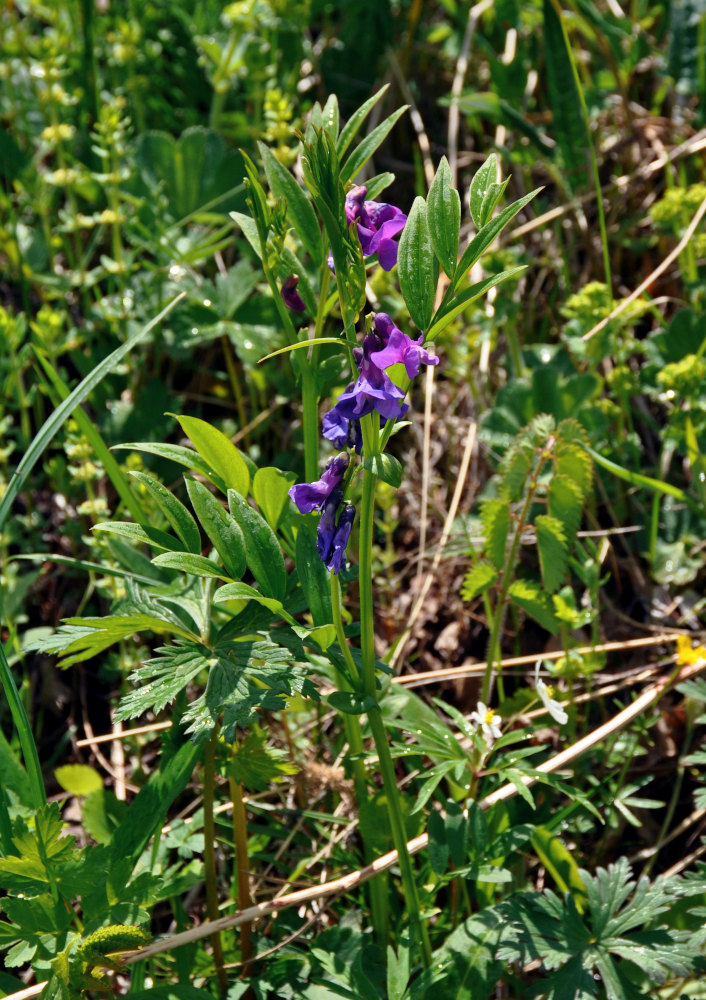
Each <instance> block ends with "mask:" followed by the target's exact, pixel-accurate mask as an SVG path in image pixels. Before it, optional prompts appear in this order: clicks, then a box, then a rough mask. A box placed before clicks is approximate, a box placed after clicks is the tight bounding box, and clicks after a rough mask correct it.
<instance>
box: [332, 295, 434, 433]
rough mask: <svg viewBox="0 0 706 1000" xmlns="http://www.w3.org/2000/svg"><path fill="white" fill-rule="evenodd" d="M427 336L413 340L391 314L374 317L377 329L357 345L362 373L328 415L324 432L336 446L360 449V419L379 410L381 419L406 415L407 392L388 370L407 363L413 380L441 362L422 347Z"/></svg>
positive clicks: (354, 353) (356, 357) (356, 350)
mask: <svg viewBox="0 0 706 1000" xmlns="http://www.w3.org/2000/svg"><path fill="white" fill-rule="evenodd" d="M423 340H424V336H423V335H421V336H420V337H419V338H418V339H417V340H413V339H412V338H411V337H410V336H409V335H408V334H406V333H403V332H402V330H400V329H399V328H398V327H396V326H395V324H394V323H393V321H392V320H391V319H390V317H389V316H388V315H387V313H376V314H375V316H373V329H372V332H371V333H369V334H368V335H367V336H366V337H365V338H364V340H363V346H362V348H361V347H358V348H355V349H354V351H353V355H354V358H355V361H356V363H357V365H358V370H359V375H358V378H357V379H356V380H355V382H351V384H350V385H349V386H348V387H347V388H346V391H345V392H343V393H342V394H341V395H340V396H339V397H338V402H337V403H336V405H335V406H334V407H333V408H332V409H330V410H329V411H328V413H326V414H325V415H324V418H323V422H322V428H323V435H324V437H325V438H328V440H329V441H332V442H333V444H334V445H335V447H336V448H344V447H347V446H348V447H352V448H353V447H354V448H355V449H356V451H360V449H361V445H362V438H361V432H360V418H361V417H364V416H365V415H366V414H367V413H372V412H373V410H376V411H377V412H378V413H379V414H380V419H381V422H384V421H386V420H394V419H395V418H397V417H401V416H404V414H405V412H406V410H407V407H406V405H405V404H404V403H403V402H402V400H403V399H404V395H405V394H404V392H403V391H402V390H401V389H400V388H399V387H398V386H396V385H395V383H394V382H393V381H392V379H391V378H390V376H389V375H388V374H387V371H386V369H387V368H390V367H391V366H392V365H396V364H403V365H404V366H405V370H406V372H407V375H408V377H409V378H410V379H412V378H414V377H415V376H416V375H418V374H419V368H420V366H421V365H437V364H438V363H439V359H438V358H437V357H436V355H433V354H429V352H428V351H427V350H425V349H424V348H423V347H422V342H423Z"/></svg>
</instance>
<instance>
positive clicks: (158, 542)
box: [91, 521, 184, 552]
mask: <svg viewBox="0 0 706 1000" xmlns="http://www.w3.org/2000/svg"><path fill="white" fill-rule="evenodd" d="M91 531H108V532H110V533H111V534H113V535H122V536H123V538H129V539H130V541H131V542H135V543H137V542H144V543H145V545H151V546H152V548H153V549H165V551H167V552H183V550H184V543H183V542H182V541H181V539H179V538H174V536H173V535H168V534H167V532H166V531H161V530H160V529H159V528H152V527H150V525H149V524H147V525H144V526H143V525H141V524H133V523H132V521H100V522H99V523H98V524H94V525H93V527H92V528H91Z"/></svg>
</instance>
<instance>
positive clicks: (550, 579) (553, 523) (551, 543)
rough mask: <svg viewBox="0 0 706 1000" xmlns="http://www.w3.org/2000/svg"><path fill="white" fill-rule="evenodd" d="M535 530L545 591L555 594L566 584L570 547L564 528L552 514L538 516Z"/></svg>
mask: <svg viewBox="0 0 706 1000" xmlns="http://www.w3.org/2000/svg"><path fill="white" fill-rule="evenodd" d="M534 529H535V533H536V536H537V550H538V552H539V568H540V572H541V574H542V582H543V583H544V589H545V591H546V592H547V593H549V594H553V593H554V591H555V590H558V588H559V587H560V586H561V584H562V583H563V582H564V577H565V575H566V566H567V563H568V561H569V546H568V544H567V541H566V534H565V532H564V526H563V524H562V522H561V521H560V520H559V518H557V517H552V516H551V515H550V514H538V515H537V517H536V518H535V522H534Z"/></svg>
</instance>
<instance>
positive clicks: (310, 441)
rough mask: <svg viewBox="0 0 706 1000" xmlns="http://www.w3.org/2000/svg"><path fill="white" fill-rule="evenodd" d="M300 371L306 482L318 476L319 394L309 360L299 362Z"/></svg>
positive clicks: (310, 481) (312, 480) (311, 481)
mask: <svg viewBox="0 0 706 1000" xmlns="http://www.w3.org/2000/svg"><path fill="white" fill-rule="evenodd" d="M301 372H302V433H303V436H304V472H305V476H306V480H307V482H309V483H313V482H314V480H316V479H318V478H319V396H318V393H317V391H316V379H315V378H314V371H313V367H312V365H311V364H310V362H309V361H302V362H301Z"/></svg>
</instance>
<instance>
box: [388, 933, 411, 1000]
mask: <svg viewBox="0 0 706 1000" xmlns="http://www.w3.org/2000/svg"><path fill="white" fill-rule="evenodd" d="M409 951H410V949H409V941H408V940H407V939H406V938H404V937H403V938H401V939H400V940H398V943H397V953H395V949H394V948H392V946H391V945H388V946H387V1000H404V998H405V995H406V992H407V984H408V983H409Z"/></svg>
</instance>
